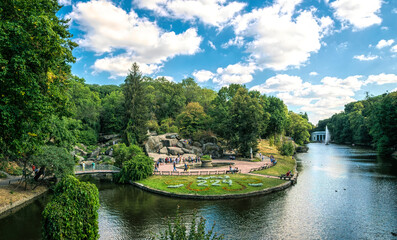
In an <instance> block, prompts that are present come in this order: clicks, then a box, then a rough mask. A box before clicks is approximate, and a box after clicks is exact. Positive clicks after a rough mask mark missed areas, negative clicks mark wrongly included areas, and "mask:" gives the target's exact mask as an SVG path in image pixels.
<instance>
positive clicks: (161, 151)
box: [159, 147, 168, 154]
mask: <svg viewBox="0 0 397 240" xmlns="http://www.w3.org/2000/svg"><path fill="white" fill-rule="evenodd" d="M159 153H160V154H168V149H167V148H166V147H163V148H162V149H160V151H159Z"/></svg>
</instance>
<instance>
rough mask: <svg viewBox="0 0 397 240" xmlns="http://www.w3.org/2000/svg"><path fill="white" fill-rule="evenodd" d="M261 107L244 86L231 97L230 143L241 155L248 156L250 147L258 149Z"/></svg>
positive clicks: (254, 150)
mask: <svg viewBox="0 0 397 240" xmlns="http://www.w3.org/2000/svg"><path fill="white" fill-rule="evenodd" d="M262 116H263V108H262V106H261V105H260V103H259V101H258V99H257V98H252V97H251V96H250V95H249V93H248V90H247V89H246V88H239V89H238V90H237V92H236V94H235V95H234V97H233V98H232V99H231V108H230V127H229V129H230V131H231V139H230V145H231V147H232V148H235V149H238V151H239V153H241V154H242V155H243V156H246V157H248V156H250V149H251V148H252V150H253V152H254V153H255V152H256V151H257V150H258V137H259V135H260V132H261V126H262V124H261V118H262Z"/></svg>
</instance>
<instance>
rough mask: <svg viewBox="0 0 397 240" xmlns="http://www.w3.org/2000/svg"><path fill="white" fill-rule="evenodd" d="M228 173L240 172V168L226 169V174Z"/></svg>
mask: <svg viewBox="0 0 397 240" xmlns="http://www.w3.org/2000/svg"><path fill="white" fill-rule="evenodd" d="M228 173H231V174H233V173H241V169H238V170H236V169H234V170H227V171H226V174H228Z"/></svg>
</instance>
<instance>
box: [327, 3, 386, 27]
mask: <svg viewBox="0 0 397 240" xmlns="http://www.w3.org/2000/svg"><path fill="white" fill-rule="evenodd" d="M330 6H331V7H332V8H333V9H334V10H335V12H334V15H335V17H336V18H338V19H339V20H340V21H342V23H343V24H347V23H349V24H351V25H353V27H354V28H355V29H356V30H360V29H364V28H367V27H369V26H372V25H375V24H380V23H381V22H382V19H381V18H380V17H379V16H378V15H377V14H378V13H380V8H381V6H382V0H365V1H363V0H336V1H334V2H331V4H330Z"/></svg>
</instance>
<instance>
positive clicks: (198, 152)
mask: <svg viewBox="0 0 397 240" xmlns="http://www.w3.org/2000/svg"><path fill="white" fill-rule="evenodd" d="M192 150H193V153H194V154H196V155H201V154H202V153H203V150H202V149H201V148H199V147H192Z"/></svg>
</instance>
